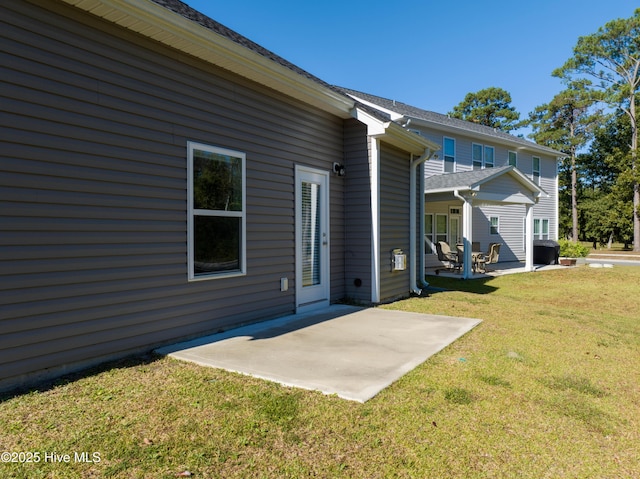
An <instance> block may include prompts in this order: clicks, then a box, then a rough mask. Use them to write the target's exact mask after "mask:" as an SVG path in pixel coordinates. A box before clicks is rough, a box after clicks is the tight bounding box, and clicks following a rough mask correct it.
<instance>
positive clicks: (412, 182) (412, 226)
mask: <svg viewBox="0 0 640 479" xmlns="http://www.w3.org/2000/svg"><path fill="white" fill-rule="evenodd" d="M434 153H435V151H432V150H430V149H429V148H427V149H426V150H424V153H423V154H422V156H420V157H419V158H417V159H415V160H414V159H413V154H412V155H411V167H410V168H411V169H410V170H409V258H410V266H409V285H410V288H411V292H412V293H415V294H417V295H420V294H422V289H420V288H418V284H417V276H418V275H417V268H418V261H417V259H418V248H417V244H416V235H417V234H418V224H417V222H418V219H417V218H416V212H417V211H418V208H417V202H418V199H417V198H416V196H417V191H416V181H417V179H418V178H417V173H416V170H417V167H418V166H419V165H421V164H422V163H424V162H425V161H427V160H428V159H429V158H431V157H432V156H433V154H434ZM420 197H421V198H422V201H423V202H424V191H423V192H422V194H421V195H420ZM423 244H424V241H423ZM420 250H421V251H422V247H421V248H420ZM423 255H424V253H423ZM421 276H424V271H423V272H422V275H421Z"/></svg>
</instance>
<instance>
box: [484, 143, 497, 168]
mask: <svg viewBox="0 0 640 479" xmlns="http://www.w3.org/2000/svg"><path fill="white" fill-rule="evenodd" d="M488 152H491V163H489V162H488V160H487V156H489V155H487V153H488ZM482 159H483V163H482V166H483V167H484V168H493V167H494V166H495V165H496V149H495V148H494V147H493V146H487V145H485V146H484V153H483V158H482Z"/></svg>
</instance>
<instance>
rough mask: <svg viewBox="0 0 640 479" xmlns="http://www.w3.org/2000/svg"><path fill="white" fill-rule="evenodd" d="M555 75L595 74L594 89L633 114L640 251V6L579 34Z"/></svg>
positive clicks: (639, 244)
mask: <svg viewBox="0 0 640 479" xmlns="http://www.w3.org/2000/svg"><path fill="white" fill-rule="evenodd" d="M553 74H554V76H557V77H560V78H564V79H568V80H570V79H581V78H585V77H587V78H588V77H590V78H595V79H596V80H597V83H595V84H594V85H593V88H594V89H597V90H599V91H600V92H602V94H603V98H604V99H605V100H606V101H607V102H608V103H609V104H610V105H612V106H613V107H616V108H619V109H620V110H621V111H623V112H624V113H626V115H627V116H628V117H629V120H630V124H631V148H630V151H629V155H630V158H629V161H628V163H629V171H628V172H627V176H628V177H629V179H630V180H631V189H632V194H633V213H632V216H633V249H634V251H640V174H639V172H638V164H637V163H638V125H637V114H636V110H637V106H638V105H637V95H638V89H639V88H640V9H637V10H636V11H635V12H634V15H633V16H632V17H631V18H628V19H617V20H612V21H610V22H608V23H606V24H605V25H604V26H603V27H600V28H599V29H598V31H597V32H596V33H594V34H591V35H587V36H584V37H580V38H578V43H577V44H576V46H575V47H574V49H573V57H571V58H570V59H569V60H567V62H566V63H565V64H564V65H563V66H562V67H560V68H558V69H557V70H555V71H554V72H553Z"/></svg>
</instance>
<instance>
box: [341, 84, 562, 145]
mask: <svg viewBox="0 0 640 479" xmlns="http://www.w3.org/2000/svg"><path fill="white" fill-rule="evenodd" d="M338 88H340V89H341V90H342V91H343V92H345V93H346V94H348V95H352V96H355V97H358V98H361V99H362V100H365V101H368V102H371V103H374V104H376V105H378V106H380V107H382V108H384V109H386V110H391V111H393V112H396V113H398V114H400V115H404V116H406V117H410V118H415V119H417V120H424V121H428V122H431V123H436V124H438V125H441V126H443V127H449V128H454V129H458V130H466V131H468V132H469V133H470V134H480V135H484V136H489V137H493V138H495V139H497V140H502V141H506V142H509V143H517V144H520V145H522V146H524V147H529V148H535V149H537V150H545V151H546V152H547V153H548V154H550V155H553V156H564V155H563V154H562V153H560V152H558V151H556V150H553V149H551V148H548V147H546V146H543V145H538V144H537V143H534V142H532V141H529V140H525V139H524V138H519V137H517V136H513V135H510V134H509V133H505V132H504V131H501V130H497V129H495V128H491V127H488V126H484V125H480V124H478V123H473V122H470V121H466V120H459V119H457V118H451V117H449V116H448V115H443V114H441V113H436V112H433V111H428V110H423V109H421V108H417V107H415V106H411V105H407V104H406V103H402V102H399V101H396V100H389V99H387V98H382V97H379V96H375V95H371V94H369V93H364V92H360V91H357V90H351V89H349V88H343V87H338Z"/></svg>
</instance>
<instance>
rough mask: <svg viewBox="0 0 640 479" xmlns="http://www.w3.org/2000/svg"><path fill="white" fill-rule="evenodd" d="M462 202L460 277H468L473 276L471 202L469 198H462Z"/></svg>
mask: <svg viewBox="0 0 640 479" xmlns="http://www.w3.org/2000/svg"><path fill="white" fill-rule="evenodd" d="M463 200H464V202H463V203H462V243H463V244H464V253H463V256H464V257H463V260H462V278H463V279H468V278H471V277H472V276H473V271H472V269H471V240H472V239H473V203H472V201H473V200H471V199H467V198H463Z"/></svg>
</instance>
